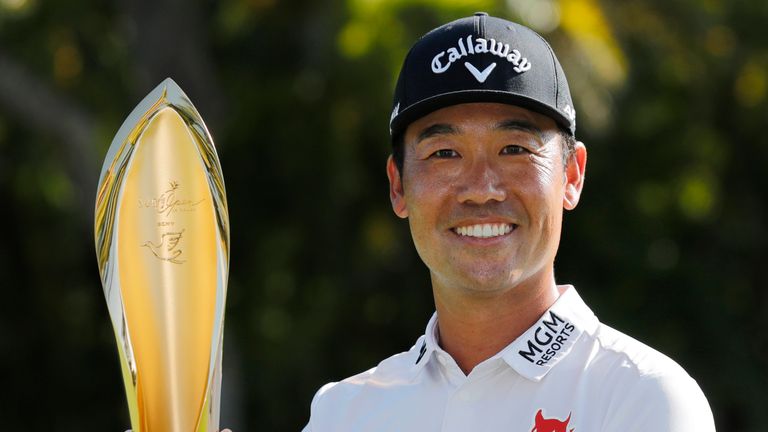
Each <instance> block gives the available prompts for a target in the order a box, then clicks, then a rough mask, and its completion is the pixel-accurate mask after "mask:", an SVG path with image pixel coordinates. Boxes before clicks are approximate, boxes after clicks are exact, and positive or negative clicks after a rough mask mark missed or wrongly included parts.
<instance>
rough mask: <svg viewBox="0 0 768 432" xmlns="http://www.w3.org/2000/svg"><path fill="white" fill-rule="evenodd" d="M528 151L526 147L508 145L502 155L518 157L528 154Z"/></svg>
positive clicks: (502, 150)
mask: <svg viewBox="0 0 768 432" xmlns="http://www.w3.org/2000/svg"><path fill="white" fill-rule="evenodd" d="M527 151H528V150H527V149H526V148H525V147H520V146H519V145H508V146H506V147H504V148H503V149H501V154H503V155H518V154H523V153H526V152H527Z"/></svg>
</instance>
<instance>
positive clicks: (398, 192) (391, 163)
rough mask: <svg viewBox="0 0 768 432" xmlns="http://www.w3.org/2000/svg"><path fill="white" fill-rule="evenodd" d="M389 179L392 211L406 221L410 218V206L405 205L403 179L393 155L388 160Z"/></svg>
mask: <svg viewBox="0 0 768 432" xmlns="http://www.w3.org/2000/svg"><path fill="white" fill-rule="evenodd" d="M387 178H389V200H390V201H392V210H394V212H395V214H396V215H397V216H399V217H401V218H403V219H405V218H407V217H408V206H407V205H406V204H405V192H404V190H403V179H402V177H401V176H400V170H399V169H397V164H396V163H395V160H394V159H393V158H392V155H389V158H388V159H387Z"/></svg>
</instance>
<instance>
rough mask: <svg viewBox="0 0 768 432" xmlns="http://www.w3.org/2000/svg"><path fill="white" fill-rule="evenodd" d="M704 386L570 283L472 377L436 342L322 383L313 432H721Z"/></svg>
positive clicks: (309, 429)
mask: <svg viewBox="0 0 768 432" xmlns="http://www.w3.org/2000/svg"><path fill="white" fill-rule="evenodd" d="M714 430H715V426H714V422H713V419H712V412H711V410H710V408H709V404H708V403H707V400H706V398H705V397H704V394H703V393H702V391H701V389H700V388H699V386H698V385H697V384H696V381H694V380H693V379H692V378H691V377H690V376H689V375H688V374H687V373H686V372H685V371H684V370H683V369H682V368H681V367H680V366H679V365H677V363H675V362H674V361H672V360H671V359H669V358H668V357H666V356H665V355H663V354H661V353H659V352H658V351H655V350H654V349H652V348H649V347H648V346H646V345H643V344H642V343H640V342H638V341H636V340H634V339H632V338H630V337H629V336H626V335H624V334H622V333H620V332H618V331H616V330H614V329H612V328H610V327H608V326H606V325H604V324H601V323H600V322H599V321H598V320H597V317H595V315H594V314H593V313H592V311H591V310H590V309H589V308H588V307H587V305H586V304H584V302H583V301H582V300H581V297H579V295H578V293H577V292H576V290H575V289H574V288H573V287H569V288H568V289H567V290H566V291H565V292H564V293H563V294H562V295H561V296H560V298H559V299H558V300H557V301H556V302H555V304H554V305H552V307H551V308H550V309H549V310H548V311H547V312H546V313H544V315H543V316H542V317H541V318H540V319H539V321H538V322H536V324H534V325H533V326H532V327H531V328H530V329H528V331H526V332H525V333H524V334H523V335H522V336H520V337H519V338H518V339H516V340H515V341H514V342H512V343H511V344H510V345H509V346H507V347H506V348H504V349H503V350H502V351H501V352H499V353H498V354H496V355H495V356H493V357H491V358H489V359H488V360H485V361H484V362H482V363H480V364H479V365H477V366H476V367H475V368H474V369H473V370H472V372H470V373H469V375H464V373H463V372H462V371H461V369H459V367H458V365H457V364H456V362H455V361H454V360H453V358H451V356H450V355H448V353H446V352H445V351H443V350H442V349H441V348H440V346H439V345H438V340H437V316H436V315H433V316H432V319H431V320H430V321H429V324H428V325H427V330H426V333H425V335H424V336H422V337H420V338H419V340H418V341H417V342H416V344H415V345H414V346H413V348H411V349H410V350H409V351H408V352H404V353H401V354H397V355H395V356H392V357H390V358H388V359H386V360H384V361H382V362H381V363H379V365H378V366H377V367H375V368H373V369H371V370H368V371H366V372H363V373H361V374H359V375H356V376H353V377H350V378H347V379H345V380H344V381H341V382H338V383H330V384H327V385H325V386H323V387H322V388H321V389H320V390H319V391H318V392H317V394H316V395H315V397H314V399H313V401H312V408H311V418H310V420H309V424H307V426H306V427H305V428H304V432H331V431H333V432H346V431H349V432H363V431H364V432H374V431H375V432H378V431H400V432H402V431H414V432H432V431H443V432H470V431H471V432H484V431H488V432H491V431H494V432H497V431H498V432H501V431H509V432H601V431H602V432H666V431H670V432H713V431H714Z"/></svg>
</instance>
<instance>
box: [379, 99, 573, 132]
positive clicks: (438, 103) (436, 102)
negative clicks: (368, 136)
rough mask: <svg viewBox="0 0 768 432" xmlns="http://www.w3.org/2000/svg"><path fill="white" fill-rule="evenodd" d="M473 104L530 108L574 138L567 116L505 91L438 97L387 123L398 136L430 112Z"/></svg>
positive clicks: (415, 106) (410, 108) (532, 100)
mask: <svg viewBox="0 0 768 432" xmlns="http://www.w3.org/2000/svg"><path fill="white" fill-rule="evenodd" d="M476 102H496V103H503V104H508V105H515V106H519V107H521V108H525V109H529V110H531V111H534V112H537V113H539V114H543V115H545V116H547V117H550V118H551V119H553V120H554V121H555V122H556V123H557V124H558V125H559V126H561V127H562V128H563V129H565V130H566V131H568V132H569V133H570V134H571V135H574V130H575V125H574V124H573V122H572V121H571V120H570V119H569V118H568V117H566V116H565V115H563V114H562V113H560V112H559V111H557V110H555V109H553V108H552V107H550V106H549V105H547V104H545V103H543V102H540V101H538V100H536V99H533V98H530V97H528V96H524V95H519V94H514V93H509V92H506V91H498V90H479V89H473V90H461V91H455V92H449V93H443V94H439V95H436V96H432V97H430V98H427V99H424V100H422V101H419V102H417V103H415V104H413V105H411V106H409V107H407V108H405V109H404V110H402V111H400V112H399V113H398V114H397V116H395V118H394V119H393V120H392V123H391V124H390V129H391V132H392V136H393V137H394V136H397V135H398V134H400V133H402V132H403V131H405V128H406V127H408V125H409V124H411V123H413V122H414V121H416V120H418V119H420V118H422V117H424V116H425V115H427V114H429V113H431V112H434V111H437V110H439V109H440V108H445V107H448V106H451V105H458V104H463V103H476Z"/></svg>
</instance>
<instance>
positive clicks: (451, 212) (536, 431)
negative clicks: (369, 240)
mask: <svg viewBox="0 0 768 432" xmlns="http://www.w3.org/2000/svg"><path fill="white" fill-rule="evenodd" d="M575 128H576V113H575V110H574V108H573V104H572V102H571V96H570V92H569V89H568V84H567V82H566V78H565V75H564V74H563V71H562V69H561V67H560V64H559V62H558V60H557V58H556V57H555V55H554V53H553V52H552V49H551V48H550V46H549V45H548V44H547V43H546V42H545V41H544V39H542V38H541V36H539V35H538V34H536V33H535V32H533V31H532V30H530V29H528V28H526V27H523V26H521V25H518V24H515V23H511V22H508V21H506V20H502V19H499V18H494V17H490V16H487V15H486V14H484V13H478V14H476V15H475V16H473V17H469V18H464V19H460V20H457V21H454V22H452V23H449V24H446V25H444V26H442V27H439V28H437V29H435V30H433V31H432V32H430V33H428V34H427V35H425V36H424V37H423V38H422V39H420V40H419V41H418V42H416V44H415V45H414V46H413V48H412V49H411V51H410V52H409V53H408V56H407V57H406V59H405V62H404V64H403V67H402V70H401V72H400V77H399V79H398V83H397V88H396V90H395V100H394V110H393V113H392V118H391V121H390V129H391V134H392V139H393V146H394V147H393V155H392V156H391V157H390V158H389V160H388V161H387V175H388V177H389V184H390V199H391V201H392V207H393V209H394V212H395V213H396V214H397V215H398V216H399V217H401V218H407V219H408V222H409V224H410V229H411V234H412V237H413V241H414V244H415V246H416V249H417V251H418V253H419V256H420V257H421V259H422V260H423V261H424V263H425V264H426V265H427V267H428V268H429V271H430V276H431V282H432V291H433V295H434V299H435V307H436V310H437V311H436V313H435V315H434V316H433V317H432V319H431V320H430V321H429V324H428V325H427V328H426V332H425V334H424V336H422V337H420V338H419V339H418V341H417V342H416V344H415V345H414V346H413V348H411V349H410V350H409V351H408V352H405V353H401V354H398V355H395V356H393V357H390V358H388V359H386V360H384V361H382V362H381V363H380V364H379V365H378V366H377V367H375V368H373V369H371V370H369V371H367V372H363V373H361V374H359V375H356V376H353V377H351V378H348V379H346V380H344V381H341V382H339V383H331V384H328V385H326V386H324V387H323V388H322V389H320V391H318V393H317V394H316V395H315V398H314V400H313V401H312V407H311V418H310V421H309V424H308V425H307V427H306V428H305V431H312V432H325V431H419V432H425V431H462V432H466V431H520V432H553V431H562V432H565V431H569V432H599V431H621V432H627V431H634V432H662V431H674V432H683V431H685V432H687V431H690V432H694V431H696V432H701V431H714V424H713V419H712V413H711V411H710V408H709V406H708V403H707V400H706V398H705V397H704V395H703V394H702V392H701V390H700V389H699V387H698V385H697V384H696V382H695V381H694V380H693V379H692V378H691V377H689V376H688V374H686V373H685V371H684V370H683V369H682V368H680V366H678V365H677V364H676V363H674V362H673V361H672V360H670V359H669V358H667V357H666V356H664V355H663V354H661V353H659V352H657V351H654V350H653V349H651V348H649V347H647V346H645V345H643V344H641V343H640V342H637V341H635V340H633V339H631V338H630V337H628V336H625V335H623V334H621V333H619V332H617V331H616V330H613V329H611V328H609V327H608V326H605V325H603V324H601V323H600V322H599V321H598V320H597V318H596V317H595V316H594V314H593V313H592V312H591V311H590V309H589V308H588V307H587V306H586V305H585V304H584V303H583V302H582V300H581V299H580V297H579V295H578V293H577V292H576V289H575V288H574V287H572V286H568V285H557V284H556V283H555V278H554V270H553V267H554V260H555V255H556V252H557V248H558V244H559V240H560V230H561V223H562V216H563V209H566V210H571V209H573V208H575V207H576V205H577V203H578V201H579V196H580V194H581V191H582V187H583V184H584V174H585V168H586V161H587V151H586V148H585V147H584V145H583V144H582V143H580V142H576V140H575V138H574V134H575Z"/></svg>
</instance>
